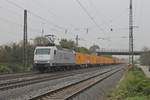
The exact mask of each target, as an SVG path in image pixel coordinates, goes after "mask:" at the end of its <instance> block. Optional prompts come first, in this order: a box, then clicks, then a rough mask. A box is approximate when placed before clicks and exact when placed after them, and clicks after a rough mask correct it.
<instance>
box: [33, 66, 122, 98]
mask: <svg viewBox="0 0 150 100" xmlns="http://www.w3.org/2000/svg"><path fill="white" fill-rule="evenodd" d="M121 70H123V68H117V69H111V70H108V71H105V72H103V73H100V74H98V75H95V76H92V77H89V78H86V79H84V80H81V81H78V82H76V83H72V84H70V85H67V86H64V87H62V88H59V89H56V90H52V91H49V92H47V93H46V94H42V95H39V96H37V97H33V98H31V100H69V99H70V98H73V97H74V96H75V95H77V94H79V93H80V92H82V91H84V90H86V89H88V88H90V87H92V86H94V85H95V84H97V83H99V82H101V81H103V80H105V79H107V78H109V77H111V76H112V75H114V74H116V73H117V72H119V71H121Z"/></svg>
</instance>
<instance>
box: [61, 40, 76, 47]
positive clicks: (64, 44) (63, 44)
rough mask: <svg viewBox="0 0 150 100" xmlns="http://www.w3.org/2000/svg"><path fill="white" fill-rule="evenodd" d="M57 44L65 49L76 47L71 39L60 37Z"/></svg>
mask: <svg viewBox="0 0 150 100" xmlns="http://www.w3.org/2000/svg"><path fill="white" fill-rule="evenodd" d="M59 44H60V46H61V47H62V48H66V49H75V48H76V45H75V42H74V41H72V40H67V39H61V41H60V42H59Z"/></svg>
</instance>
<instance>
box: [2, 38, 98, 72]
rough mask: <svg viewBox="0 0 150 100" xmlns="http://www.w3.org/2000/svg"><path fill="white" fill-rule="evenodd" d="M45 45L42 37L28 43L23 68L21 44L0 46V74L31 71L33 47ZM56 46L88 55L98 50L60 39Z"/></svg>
mask: <svg viewBox="0 0 150 100" xmlns="http://www.w3.org/2000/svg"><path fill="white" fill-rule="evenodd" d="M47 44H48V40H47V39H46V38H44V37H36V38H35V39H33V42H32V43H28V45H27V50H28V54H27V55H28V67H23V42H20V43H12V44H9V45H2V46H0V72H4V73H11V72H24V71H30V70H31V69H32V64H33V56H34V49H35V47H36V46H41V45H47ZM56 46H57V47H58V48H66V49H70V50H76V51H77V52H82V53H88V54H91V53H95V52H96V50H97V49H99V46H97V45H93V46H91V47H90V48H89V49H88V48H86V47H77V45H76V44H75V42H74V41H72V40H67V39H62V40H61V41H60V42H59V45H56Z"/></svg>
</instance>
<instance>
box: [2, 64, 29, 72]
mask: <svg viewBox="0 0 150 100" xmlns="http://www.w3.org/2000/svg"><path fill="white" fill-rule="evenodd" d="M30 70H31V66H29V67H26V68H25V67H23V65H22V64H19V63H0V74H1V73H18V72H27V71H30Z"/></svg>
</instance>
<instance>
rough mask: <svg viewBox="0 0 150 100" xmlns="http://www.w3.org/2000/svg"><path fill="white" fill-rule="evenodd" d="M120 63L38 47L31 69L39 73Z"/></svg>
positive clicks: (111, 58)
mask: <svg viewBox="0 0 150 100" xmlns="http://www.w3.org/2000/svg"><path fill="white" fill-rule="evenodd" d="M120 63H122V62H121V61H120V60H119V59H117V58H113V57H105V56H96V55H89V54H83V53H79V52H75V51H71V50H67V49H58V48H57V47H56V46H38V47H36V48H35V51H34V64H33V68H34V69H35V70H38V71H40V72H46V71H56V70H71V69H78V68H86V67H94V66H100V65H113V64H120Z"/></svg>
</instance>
